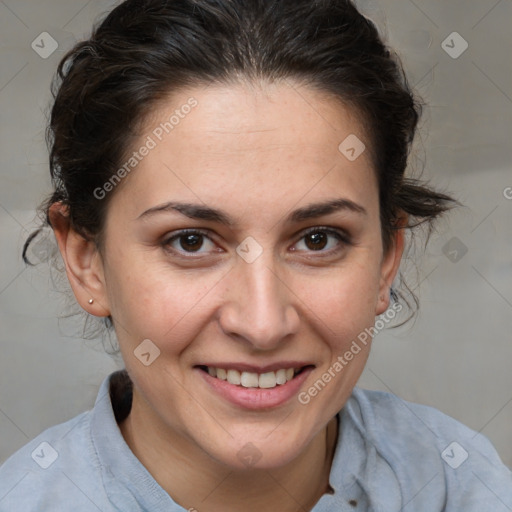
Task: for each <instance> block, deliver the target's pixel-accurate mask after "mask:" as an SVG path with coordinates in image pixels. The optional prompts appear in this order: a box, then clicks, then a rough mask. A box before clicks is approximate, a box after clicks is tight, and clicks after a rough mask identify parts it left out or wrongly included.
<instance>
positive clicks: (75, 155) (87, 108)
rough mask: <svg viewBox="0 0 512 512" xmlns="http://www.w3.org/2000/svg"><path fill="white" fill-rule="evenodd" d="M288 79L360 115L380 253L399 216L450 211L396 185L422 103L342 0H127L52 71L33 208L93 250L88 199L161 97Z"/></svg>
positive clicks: (98, 229) (422, 217) (434, 195)
mask: <svg viewBox="0 0 512 512" xmlns="http://www.w3.org/2000/svg"><path fill="white" fill-rule="evenodd" d="M287 79H290V80H293V81H295V82H296V83H300V84H305V85H308V86H310V87H312V88H314V89H316V90H318V91H322V92H324V93H328V94H330V95H332V96H333V97H335V98H338V99H339V100H340V101H342V102H343V103H345V104H347V105H349V106H351V107H353V108H354V111H355V112H357V114H358V115H359V116H360V119H361V120H362V122H363V125H364V127H365V129H366V136H367V138H368V142H369V144H368V146H369V149H370V152H371V155H372V156H373V161H374V166H375V172H376V175H377V179H378V186H379V200H380V217H381V224H382V237H383V245H384V248H385V249H387V248H388V247H389V244H390V241H391V239H392V234H393V230H394V229H396V228H397V227H399V226H397V219H398V218H399V215H400V214H402V213H404V212H405V213H406V214H408V216H409V225H408V226H407V227H413V226H417V225H418V224H425V225H427V226H428V227H429V228H430V230H431V229H432V226H433V221H434V220H435V219H436V217H438V216H439V215H441V214H442V213H443V212H445V211H446V210H447V209H449V208H450V207H451V206H453V205H454V204H455V203H456V201H454V200H453V199H451V198H450V197H449V196H448V195H445V194H442V193H439V192H436V191H435V190H433V189H431V188H430V187H428V186H426V184H424V183H421V182H420V181H418V180H416V179H412V178H410V177H406V176H405V170H406V167H407V162H408V157H409V153H410V148H411V144H412V142H413V139H414V136H415V132H416V127H417V123H418V120H419V117H420V115H421V110H422V104H421V101H420V100H419V98H417V97H416V96H415V94H414V93H413V92H412V91H411V88H410V87H409V85H408V82H407V79H406V77H405V73H404V71H403V68H402V64H401V62H400V59H399V57H398V56H397V55H396V54H395V53H393V52H392V50H391V49H389V48H388V47H387V46H386V45H385V44H384V43H383V41H382V40H381V38H380V36H379V33H378V30H377V29H376V27H375V25H374V24H373V23H372V22H371V21H370V20H368V19H367V18H366V17H364V16H363V15H362V14H361V13H359V12H358V10H357V9H356V7H355V6H354V4H353V3H352V2H351V1H349V0H127V1H125V2H123V3H121V4H120V5H119V6H117V7H116V8H115V9H114V10H112V11H111V12H110V13H109V14H108V15H107V16H106V18H105V19H104V20H103V21H102V22H101V23H100V24H99V25H97V26H96V27H95V28H94V30H93V32H92V35H91V37H90V38H89V39H88V40H86V41H83V42H79V43H78V44H76V45H75V47H74V48H72V49H71V50H70V51H69V52H68V53H67V54H66V55H65V56H64V57H63V58H62V60H61V62H60V64H59V66H58V71H57V75H56V77H55V79H54V82H53V84H52V92H53V96H54V103H53V108H52V110H51V119H50V123H49V126H48V130H47V142H48V146H49V150H50V172H51V177H52V181H53V185H54V191H53V193H52V195H51V197H50V198H49V199H48V200H47V201H46V202H45V203H44V205H43V207H42V209H43V212H44V214H45V216H46V222H47V224H50V221H49V218H48V210H49V207H50V206H51V204H53V203H54V202H58V201H60V202H62V203H63V204H64V205H66V206H67V207H68V209H69V217H70V222H71V226H72V227H73V228H74V229H75V230H76V231H77V232H79V233H80V234H82V235H83V236H84V237H86V238H91V239H94V240H96V242H97V243H98V245H99V246H101V234H102V229H103V226H104V223H105V216H106V212H107V207H108V204H109V199H110V198H111V196H112V195H113V194H114V193H116V192H115V191H113V192H111V193H110V194H109V195H108V196H107V197H105V198H104V199H98V198H97V197H96V196H95V194H94V190H96V189H97V188H98V187H102V186H103V185H104V184H105V183H106V182H107V181H108V180H109V179H110V178H111V177H112V176H113V175H114V173H115V172H116V171H117V170H118V169H119V166H120V165H121V162H123V161H124V160H125V158H126V155H127V154H128V153H129V151H130V148H131V145H132V144H133V143H134V142H135V140H136V137H137V133H138V132H137V130H138V129H139V128H140V127H141V126H143V125H144V122H145V120H146V119H147V116H148V115H149V114H150V112H152V111H153V110H154V108H155V107H157V105H158V103H159V101H161V100H164V99H165V98H166V97H168V96H169V94H170V93H171V92H172V91H175V90H177V89H179V88H184V87H187V86H198V85H207V84H213V83H216V84H230V83H235V82H237V81H239V80H248V81H253V82H254V81H260V80H263V81H279V80H287ZM340 142H341V141H340ZM29 242H30V239H29V240H28V241H27V244H26V246H25V248H24V258H25V260H26V261H27V258H26V250H27V247H28V243H29ZM398 292H399V293H400V290H398ZM412 296H413V298H414V300H415V302H416V303H417V301H416V298H415V296H414V294H412ZM406 302H407V301H406Z"/></svg>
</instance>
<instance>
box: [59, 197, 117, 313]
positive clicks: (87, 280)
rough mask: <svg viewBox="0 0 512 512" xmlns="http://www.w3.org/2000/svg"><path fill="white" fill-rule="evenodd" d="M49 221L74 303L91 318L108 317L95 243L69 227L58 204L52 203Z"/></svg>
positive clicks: (103, 281)
mask: <svg viewBox="0 0 512 512" xmlns="http://www.w3.org/2000/svg"><path fill="white" fill-rule="evenodd" d="M49 219H50V223H51V226H52V228H53V232H54V233H55V238H56V239H57V243H58V245H59V250H60V253H61V255H62V259H63V260H64V263H65V266H66V274H67V277H68V280H69V284H70V285H71V288H72V290H73V293H74V294H75V297H76V300H77V301H78V303H79V304H80V306H81V307H82V308H83V309H84V310H86V311H87V312H88V313H90V314H92V315H95V316H101V317H104V316H108V315H110V307H109V304H108V300H107V294H106V289H105V279H104V273H103V262H102V259H101V255H100V253H99V251H98V248H97V246H96V243H95V242H94V241H93V240H88V239H86V238H84V237H83V236H82V235H80V234H79V233H77V232H76V231H75V230H74V229H73V228H72V227H71V223H70V219H69V213H68V207H67V206H65V205H63V204H62V203H61V202H57V203H54V204H52V206H51V207H50V210H49Z"/></svg>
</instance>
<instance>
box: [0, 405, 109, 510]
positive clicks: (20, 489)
mask: <svg viewBox="0 0 512 512" xmlns="http://www.w3.org/2000/svg"><path fill="white" fill-rule="evenodd" d="M90 421H91V411H86V412H83V413H82V414H80V415H78V416H76V417H75V418H73V419H71V420H69V421H67V422H65V423H61V424H59V425H55V426H53V427H51V428H49V429H47V430H45V431H44V432H42V433H41V434H39V435H38V436H37V437H36V438H34V439H33V440H32V441H30V442H29V443H27V444H26V445H25V446H23V447H22V448H21V449H20V450H18V451H17V452H16V453H14V454H13V455H12V456H11V457H9V458H8V459H7V460H6V461H5V462H4V463H3V464H2V466H0V512H7V511H9V512H11V511H13V510H23V511H24V512H31V511H36V510H37V511H42V510H52V511H54V512H61V511H62V512H64V511H68V510H70V509H71V508H72V509H73V510H77V511H80V510H91V509H94V508H95V507H94V505H93V504H96V503H97V504H98V505H99V506H100V507H101V510H105V512H106V511H107V510H109V509H108V508H105V507H104V504H105V503H108V502H107V500H106V499H105V492H104V487H103V485H102V479H101V471H100V463H99V460H98V457H97V454H96V450H95V447H94V444H93V442H92V440H91V436H90ZM100 504H101V505H100Z"/></svg>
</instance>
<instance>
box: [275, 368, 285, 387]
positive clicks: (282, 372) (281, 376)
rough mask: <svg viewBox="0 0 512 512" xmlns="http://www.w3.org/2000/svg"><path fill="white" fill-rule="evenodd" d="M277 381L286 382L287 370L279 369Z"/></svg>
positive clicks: (279, 382)
mask: <svg viewBox="0 0 512 512" xmlns="http://www.w3.org/2000/svg"><path fill="white" fill-rule="evenodd" d="M276 382H277V383H278V384H286V370H277V372H276Z"/></svg>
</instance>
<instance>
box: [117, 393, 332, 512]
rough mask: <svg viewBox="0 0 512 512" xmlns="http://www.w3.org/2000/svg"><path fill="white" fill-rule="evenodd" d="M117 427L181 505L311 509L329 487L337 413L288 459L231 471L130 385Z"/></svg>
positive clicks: (212, 509)
mask: <svg viewBox="0 0 512 512" xmlns="http://www.w3.org/2000/svg"><path fill="white" fill-rule="evenodd" d="M119 427H120V429H121V432H122V434H123V437H124V439H125V441H126V443H127V444H128V446H129V447H130V449H131V450H132V452H133V453H134V454H135V456H136V457H137V458H138V459H139V461H140V462H141V463H142V464H143V465H144V466H145V468H146V469H147V470H148V471H149V472H150V473H151V475H152V476H153V478H154V479H155V480H156V481H157V482H158V484H159V485H160V486H161V487H162V488H163V489H164V490H165V491H166V492H167V493H168V494H169V495H170V496H171V497H172V499H173V500H174V501H175V502H176V503H178V504H180V505H181V506H182V507H183V508H185V509H186V510H188V509H192V510H193V509H194V508H195V509H197V510H199V511H201V510H208V511H209V512H221V511H222V512H235V511H239V510H241V509H243V510H245V511H247V512H253V511H254V512H260V511H261V510H280V511H281V512H288V511H290V512H291V511H296V510H298V509H300V510H311V508H312V507H313V506H314V504H315V503H316V502H317V501H318V500H319V499H320V497H321V496H322V495H323V494H325V493H326V492H330V486H329V474H330V470H331V464H332V459H333V456H334V449H335V446H336V440H337V432H338V424H337V417H334V418H333V419H332V420H331V421H330V422H329V424H328V425H327V426H326V427H325V428H324V429H323V430H322V431H321V432H319V433H318V434H317V435H316V436H315V438H314V439H313V440H312V441H311V443H310V444H309V445H308V446H307V447H306V449H305V450H304V451H303V452H302V453H300V454H299V456H298V457H296V458H295V459H294V460H293V461H292V462H291V463H288V464H286V465H285V466H283V467H280V468H274V469H271V470H265V469H256V470H255V469H247V470H245V471H233V470H232V469H231V468H229V467H227V466H225V465H222V464H220V463H219V462H217V461H216V460H214V459H213V458H212V457H210V456H209V455H208V454H206V453H205V452H204V451H203V450H202V449H200V448H199V447H198V446H197V445H195V444H194V443H193V442H192V441H191V440H189V439H187V438H185V437H183V436H181V435H180V434H179V433H177V432H175V431H174V430H172V429H169V428H166V427H165V426H164V425H162V424H161V423H159V421H158V418H157V417H156V415H154V414H152V413H151V411H150V410H149V406H148V405H147V404H145V403H144V400H143V399H141V398H140V397H139V395H138V393H137V391H136V388H134V390H133V402H132V408H131V412H130V414H129V416H128V417H127V418H126V419H125V420H124V421H123V422H122V423H121V424H120V425H119Z"/></svg>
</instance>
